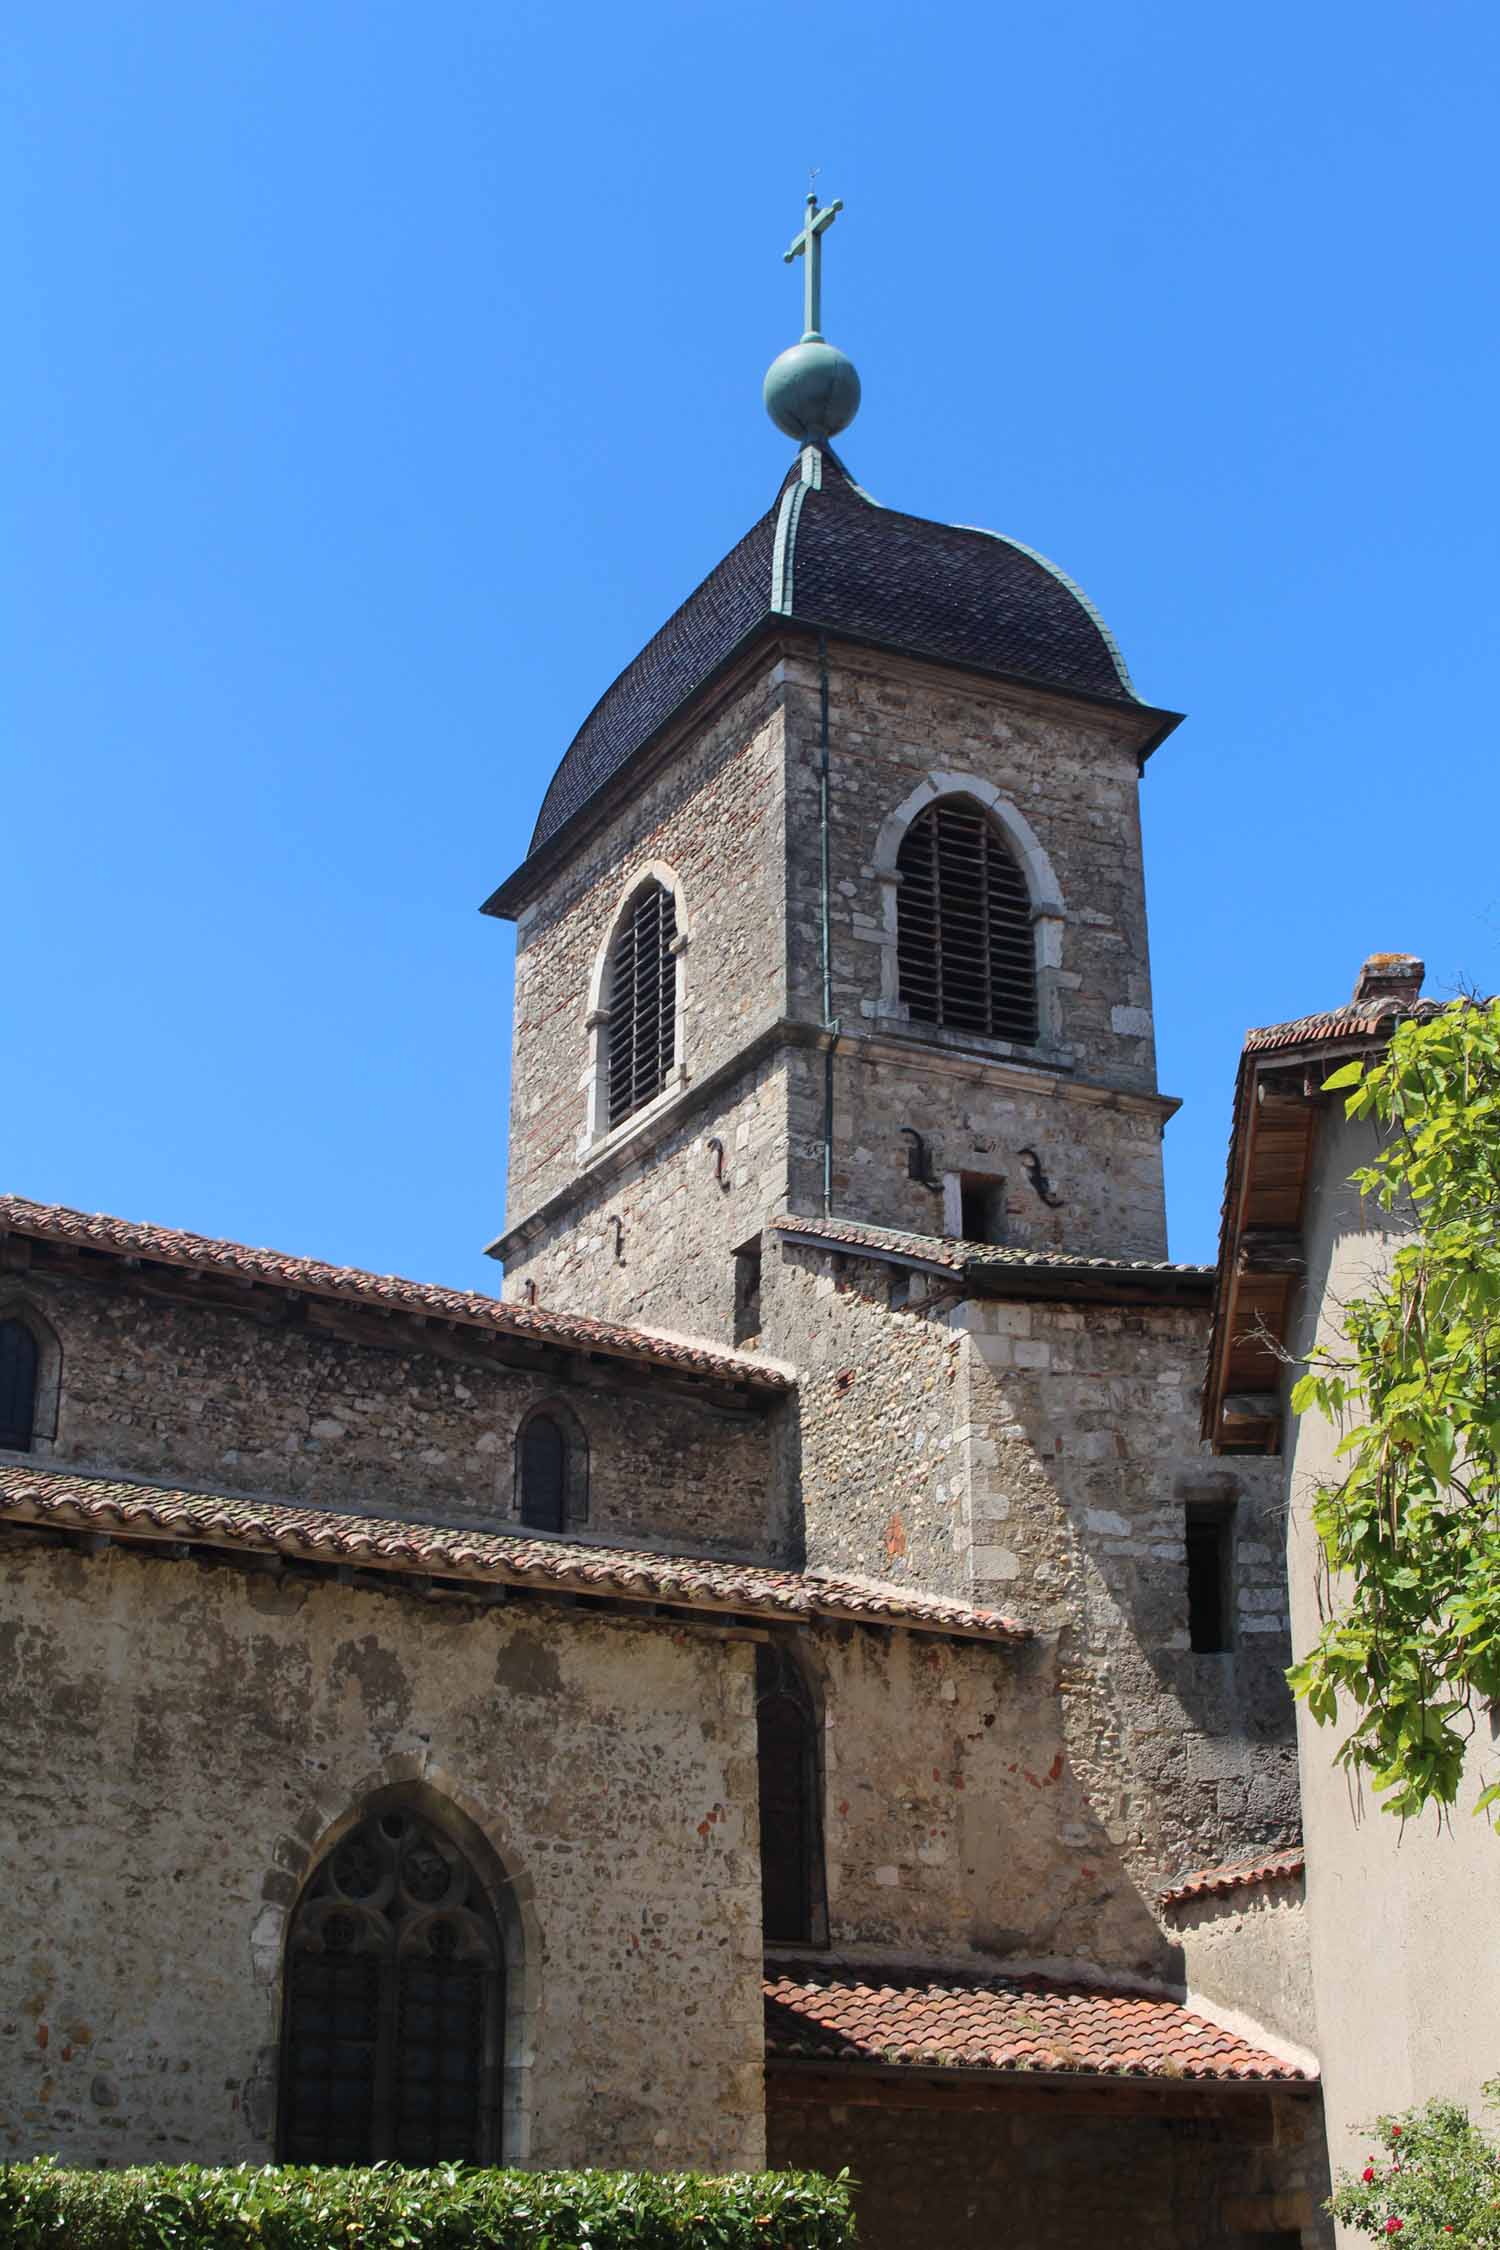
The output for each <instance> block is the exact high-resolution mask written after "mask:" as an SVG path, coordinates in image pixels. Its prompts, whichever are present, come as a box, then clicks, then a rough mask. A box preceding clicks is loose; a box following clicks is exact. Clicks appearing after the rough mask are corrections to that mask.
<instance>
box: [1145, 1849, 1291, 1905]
mask: <svg viewBox="0 0 1500 2250" xmlns="http://www.w3.org/2000/svg"><path fill="white" fill-rule="evenodd" d="M1306 1865H1307V1862H1306V1860H1305V1859H1304V1857H1303V1853H1302V1846H1301V1845H1300V1844H1296V1845H1293V1846H1292V1847H1291V1849H1290V1850H1288V1851H1283V1852H1253V1853H1251V1855H1250V1857H1249V1858H1248V1859H1232V1860H1227V1861H1226V1862H1225V1864H1224V1865H1223V1866H1222V1867H1199V1868H1196V1869H1195V1870H1194V1872H1193V1873H1192V1874H1191V1875H1179V1876H1178V1878H1177V1880H1176V1882H1175V1883H1173V1884H1171V1885H1170V1886H1169V1887H1168V1888H1167V1889H1166V1890H1164V1891H1163V1892H1162V1894H1161V1903H1162V1905H1163V1906H1181V1905H1183V1904H1184V1903H1185V1902H1186V1901H1187V1900H1188V1899H1193V1898H1228V1897H1229V1895H1230V1893H1231V1892H1232V1891H1239V1890H1244V1889H1246V1888H1247V1887H1252V1886H1254V1885H1256V1884H1260V1883H1290V1882H1293V1881H1295V1879H1296V1878H1297V1877H1298V1876H1299V1875H1301V1874H1302V1873H1303V1872H1304V1870H1305V1868H1306Z"/></svg>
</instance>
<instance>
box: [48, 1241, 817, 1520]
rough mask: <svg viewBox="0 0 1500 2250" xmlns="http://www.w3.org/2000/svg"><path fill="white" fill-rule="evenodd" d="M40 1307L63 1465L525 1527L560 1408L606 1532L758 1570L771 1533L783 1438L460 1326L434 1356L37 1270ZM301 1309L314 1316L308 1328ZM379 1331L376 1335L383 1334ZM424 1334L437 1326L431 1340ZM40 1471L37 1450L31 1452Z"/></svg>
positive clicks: (387, 1329) (289, 1315)
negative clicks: (570, 1422) (518, 1449)
mask: <svg viewBox="0 0 1500 2250" xmlns="http://www.w3.org/2000/svg"><path fill="white" fill-rule="evenodd" d="M13 1299H14V1300H17V1301H24V1302H26V1303H29V1304H32V1305H34V1306H36V1308H37V1309H38V1310H39V1311H40V1312H41V1313H43V1314H44V1315H45V1317H46V1318H47V1319H48V1320H49V1321H50V1323H51V1325H52V1327H53V1328H54V1329H55V1331H56V1332H57V1335H58V1336H59V1338H60V1340H61V1344H62V1361H63V1365H62V1395H61V1409H60V1414H59V1421H58V1432H57V1440H56V1443H55V1445H54V1446H53V1447H52V1448H51V1458H52V1459H53V1460H57V1461H65V1462H71V1463H73V1464H75V1465H76V1466H78V1467H79V1468H87V1469H90V1470H93V1471H96V1472H113V1473H116V1474H119V1475H121V1476H127V1477H131V1476H137V1477H143V1478H145V1479H147V1480H148V1481H155V1482H157V1483H165V1484H183V1485H189V1486H202V1487H204V1488H206V1489H207V1490H209V1491H216V1492H228V1493H250V1494H256V1495H263V1496H265V1497H266V1498H268V1499H279V1500H289V1501H293V1502H295V1503H297V1504H298V1505H301V1506H307V1505H310V1504H315V1505H319V1506H324V1507H329V1508H337V1509H342V1510H344V1511H346V1512H350V1513H356V1514H357V1513H359V1512H360V1511H367V1512H369V1513H372V1514H377V1515H382V1514H383V1515H400V1514H402V1513H406V1514H408V1515H414V1516H417V1517H418V1518H420V1520H422V1521H424V1522H451V1523H473V1524H480V1525H484V1526H486V1527H488V1528H490V1529H493V1530H506V1529H510V1528H512V1527H513V1526H514V1523H515V1521H516V1517H515V1470H514V1443H515V1434H516V1430H517V1428H518V1427H519V1425H520V1423H521V1421H522V1419H523V1418H524V1416H525V1415H526V1414H527V1413H528V1412H529V1411H530V1409H531V1408H532V1407H534V1406H539V1405H542V1404H545V1403H547V1402H549V1401H559V1400H560V1401H561V1402H562V1403H563V1404H564V1405H565V1406H566V1407H567V1409H568V1410H569V1412H570V1413H571V1414H572V1415H573V1416H574V1417H575V1418H576V1420H577V1422H578V1423H579V1424H580V1425H581V1426H582V1429H583V1432H584V1434H585V1437H586V1438H587V1441H588V1448H589V1520H588V1526H587V1529H588V1531H589V1532H590V1533H593V1534H597V1535H600V1536H606V1537H609V1538H611V1539H613V1540H614V1541H615V1542H616V1543H617V1544H618V1543H622V1542H626V1543H628V1542H629V1541H631V1540H638V1539H646V1540H653V1539H654V1540H659V1541H664V1542H667V1543H669V1544H675V1545H678V1546H682V1545H686V1546H689V1547H702V1548H705V1549H707V1550H711V1551H721V1552H724V1553H727V1554H738V1555H746V1556H756V1555H760V1554H763V1553H765V1552H767V1551H768V1550H769V1549H773V1548H775V1547H776V1546H777V1544H778V1542H777V1541H776V1540H775V1539H774V1538H773V1536H772V1531H771V1509H772V1506H773V1496H772V1493H771V1489H770V1473H771V1440H770V1436H769V1434H768V1431H767V1427H766V1421H765V1418H764V1416H763V1414H762V1413H761V1412H760V1411H757V1410H751V1411H748V1412H736V1411H730V1410H727V1409H722V1408H715V1407H714V1406H713V1405H712V1404H711V1403H710V1402H709V1401H707V1400H698V1399H695V1398H690V1397H684V1396H682V1395H680V1394H678V1393H676V1392H671V1393H669V1394H668V1395H662V1394H661V1391H660V1390H656V1391H653V1387H652V1383H651V1380H650V1379H649V1378H648V1379H647V1380H646V1381H645V1382H643V1383H642V1384H641V1385H640V1387H639V1388H638V1389H637V1388H635V1387H633V1386H626V1387H620V1388H611V1387H609V1383H608V1378H607V1377H606V1376H604V1375H600V1376H599V1377H598V1378H597V1380H596V1381H595V1382H594V1383H590V1382H589V1381H588V1380H587V1379H586V1378H584V1379H580V1380H575V1381H573V1382H570V1383H567V1384H564V1385H559V1383H558V1382H557V1381H556V1380H555V1378H554V1379H549V1378H548V1377H546V1376H543V1375H541V1374H532V1373H530V1372H529V1371H526V1370H523V1369H518V1368H512V1367H505V1366H500V1365H497V1364H496V1362H495V1360H494V1358H493V1356H492V1355H490V1354H488V1353H487V1351H486V1347H485V1346H484V1345H483V1343H481V1342H476V1343H474V1344H473V1345H467V1344H466V1343H465V1342H464V1341H463V1336H462V1332H461V1331H457V1332H454V1336H453V1337H452V1338H451V1339H450V1340H449V1345H448V1348H449V1349H451V1350H452V1352H453V1353H454V1355H455V1356H454V1357H452V1358H449V1357H446V1356H444V1354H443V1348H442V1345H441V1341H440V1339H438V1338H437V1337H436V1336H434V1339H433V1340H432V1341H431V1342H430V1343H426V1344H422V1345H418V1344H416V1343H415V1342H413V1341H412V1340H411V1332H407V1334H406V1336H405V1337H403V1333H402V1324H401V1323H400V1322H399V1321H396V1320H392V1321H389V1322H385V1323H382V1324H380V1325H379V1333H380V1334H381V1336H382V1338H385V1337H389V1339H390V1342H389V1347H388V1348H383V1349H382V1348H375V1347H374V1346H373V1345H369V1344H359V1343H353V1342H350V1341H348V1340H347V1338H346V1337H345V1336H343V1335H341V1334H338V1333H334V1332H331V1331H330V1330H328V1329H327V1328H326V1327H323V1326H320V1325H319V1323H320V1321H321V1320H322V1319H324V1318H325V1317H326V1318H332V1319H334V1320H336V1321H340V1322H341V1321H343V1320H344V1318H345V1317H346V1316H345V1315H344V1313H343V1312H342V1310H340V1309H335V1310H334V1311H333V1312H332V1313H331V1314H329V1315H326V1316H325V1315H324V1314H322V1313H321V1311H320V1308H319V1307H318V1306H317V1305H316V1304H315V1303H313V1302H311V1301H307V1300H304V1301H303V1303H302V1305H301V1306H297V1305H292V1304H290V1303H289V1302H288V1301H287V1300H286V1299H284V1298H282V1297H280V1296H279V1295H277V1296H271V1295H270V1294H269V1293H267V1304H266V1308H265V1309H266V1315H267V1318H268V1319H269V1318H274V1316H277V1315H280V1316H282V1317H281V1318H279V1319H277V1320H276V1323H275V1324H274V1325H267V1321H266V1319H260V1318H256V1317H254V1315H253V1314H252V1313H251V1311H250V1310H248V1309H247V1310H246V1311H245V1312H237V1311H225V1310H220V1309H218V1308H217V1307H214V1306H212V1305H207V1304H201V1303H196V1302H189V1303H178V1302H175V1301H173V1300H171V1299H164V1298H161V1297H156V1296H149V1297H148V1296H146V1295H144V1294H143V1293H142V1292H141V1291H140V1290H139V1289H137V1288H135V1287H133V1286H131V1285H130V1284H129V1283H128V1282H126V1281H124V1280H123V1279H122V1280H120V1281H119V1282H118V1283H117V1284H116V1285H113V1286H110V1285H107V1284H103V1283H98V1284H93V1285H89V1284H87V1283H84V1282H82V1281H79V1282H72V1283H59V1282H54V1281H51V1280H47V1279H43V1278H42V1277H40V1276H38V1275H30V1276H27V1277H26V1279H25V1282H24V1286H18V1287H16V1288H11V1289H9V1290H8V1291H7V1298H6V1301H7V1302H8V1303H9V1302H10V1301H12V1300H13ZM299 1314H301V1315H302V1316H304V1317H297V1316H298V1315H299ZM370 1326H371V1329H372V1330H374V1328H375V1327H376V1324H375V1323H374V1322H373V1321H372V1322H371V1323H370ZM416 1333H418V1334H421V1333H422V1332H421V1331H418V1332H416ZM28 1458H29V1456H28Z"/></svg>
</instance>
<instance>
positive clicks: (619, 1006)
mask: <svg viewBox="0 0 1500 2250" xmlns="http://www.w3.org/2000/svg"><path fill="white" fill-rule="evenodd" d="M676 935H677V904H676V901H675V900H674V898H673V897H672V894H671V892H670V891H667V890H664V889H663V888H662V886H661V884H660V883H651V884H649V885H648V886H647V888H646V889H645V890H643V891H641V892H640V893H639V894H638V896H637V897H636V900H635V903H634V904H633V905H632V906H631V908H630V910H629V912H628V913H627V914H626V916H625V919H624V921H623V922H622V924H621V925H620V929H619V931H618V933H617V935H616V937H615V948H614V959H613V964H612V968H611V972H610V984H609V1121H610V1124H611V1125H618V1124H619V1123H620V1121H621V1120H622V1118H626V1117H629V1116H630V1114H631V1112H632V1111H633V1110H637V1109H643V1108H644V1107H645V1105H646V1103H647V1102H649V1101H654V1100H655V1098H656V1096H657V1095H658V1094H659V1093H660V1092H661V1090H662V1088H663V1086H665V1084H666V1082H667V1077H668V1074H669V1073H670V1071H671V1068H672V1065H673V1062H674V1061H675V1059H676V1053H675V1049H676V1039H677V957H676V955H675V954H674V952H673V951H672V941H673V939H674V938H675V937H676Z"/></svg>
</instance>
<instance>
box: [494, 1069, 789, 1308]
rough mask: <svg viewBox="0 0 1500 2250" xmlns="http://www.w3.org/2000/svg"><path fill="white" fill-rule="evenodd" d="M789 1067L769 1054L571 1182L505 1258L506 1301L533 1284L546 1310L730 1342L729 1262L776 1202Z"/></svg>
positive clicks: (782, 1190) (781, 1189) (781, 1197)
mask: <svg viewBox="0 0 1500 2250" xmlns="http://www.w3.org/2000/svg"><path fill="white" fill-rule="evenodd" d="M800 1059H801V1058H800V1057H799V1056H796V1055H793V1056H791V1057H788V1056H787V1055H786V1054H785V1053H784V1052H779V1051H772V1052H771V1053H769V1054H767V1055H766V1056H764V1057H763V1058H762V1060H761V1061H760V1062H759V1063H758V1064H756V1065H754V1066H752V1068H751V1069H749V1070H747V1071H746V1072H745V1074H744V1076H743V1077H742V1078H735V1079H732V1080H731V1081H730V1082H729V1083H728V1084H727V1085H724V1086H722V1087H721V1088H720V1090H719V1091H718V1093H716V1094H714V1095H711V1096H710V1097H709V1099H708V1100H707V1101H706V1102H702V1103H699V1102H694V1103H692V1104H691V1105H690V1106H689V1107H688V1109H687V1112H686V1114H684V1115H683V1116H682V1117H681V1118H679V1119H678V1120H677V1121H676V1122H675V1123H672V1124H669V1125H666V1126H665V1127H664V1129H663V1131H662V1134H661V1137H660V1138H659V1139H658V1140H656V1141H654V1142H653V1144H652V1145H651V1146H650V1147H649V1148H648V1149H645V1150H643V1151H642V1153H641V1155H640V1156H639V1157H637V1158H636V1159H635V1160H634V1161H633V1162H632V1163H631V1164H630V1165H629V1166H628V1167H627V1168H626V1169H625V1170H623V1171H621V1172H619V1173H617V1174H612V1175H610V1176H607V1177H606V1176H604V1175H603V1174H597V1175H595V1176H594V1177H593V1178H591V1179H585V1180H583V1181H581V1182H580V1184H579V1189H578V1194H577V1196H576V1198H575V1199H574V1200H572V1201H570V1202H569V1204H568V1205H567V1207H566V1209H565V1210H563V1211H560V1212H559V1213H558V1214H557V1216H556V1217H555V1218H554V1219H552V1220H551V1221H549V1222H548V1223H547V1224H546V1225H545V1226H543V1227H542V1228H540V1229H539V1230H538V1231H537V1233H536V1234H535V1235H534V1236H533V1237H532V1238H531V1239H530V1240H528V1241H527V1242H525V1243H524V1244H522V1245H520V1246H519V1247H518V1248H517V1249H515V1250H514V1251H513V1252H512V1254H511V1256H510V1257H509V1258H508V1259H507V1261H506V1269H505V1275H506V1278H505V1294H506V1296H507V1297H508V1298H510V1299H511V1300H513V1301H519V1299H520V1296H521V1292H522V1288H523V1286H524V1284H525V1283H527V1282H535V1284H536V1288H537V1296H538V1300H539V1302H540V1303H541V1304H543V1305H547V1306H550V1307H552V1308H553V1309H554V1310H568V1311H576V1312H586V1313H590V1314H594V1315H597V1316H598V1317H599V1318H601V1319H606V1320H619V1321H626V1322H637V1323H639V1324H640V1325H641V1326H643V1327H646V1328H655V1329H662V1330H666V1331H669V1332H678V1333H685V1334H692V1335H696V1336H705V1337H712V1338H714V1339H716V1340H717V1341H718V1342H720V1343H724V1344H728V1343H731V1342H732V1341H733V1340H734V1325H735V1324H734V1288H735V1274H734V1254H735V1252H736V1250H738V1249H739V1248H740V1246H741V1245H742V1244H743V1243H746V1242H748V1241H752V1240H753V1239H754V1238H755V1237H756V1236H757V1235H759V1234H760V1233H761V1231H762V1230H763V1228H764V1226H765V1223H766V1220H767V1219H768V1218H769V1216H770V1215H771V1213H772V1212H774V1211H779V1210H780V1209H781V1208H782V1207H783V1205H784V1203H785V1200H786V1172H787V1095H786V1082H787V1071H788V1065H789V1062H791V1063H796V1062H797V1061H799V1060H800ZM715 1137H717V1138H718V1139H720V1140H721V1141H722V1142H723V1145H724V1155H723V1177H722V1180H721V1178H720V1176H719V1168H718V1165H717V1163H716V1157H715V1151H714V1150H713V1149H711V1148H710V1147H709V1142H710V1141H711V1140H712V1139H714V1138H715ZM617 1219H618V1221H619V1248H618V1250H617V1249H616V1228H615V1221H616V1220H617Z"/></svg>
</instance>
